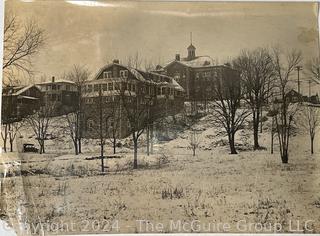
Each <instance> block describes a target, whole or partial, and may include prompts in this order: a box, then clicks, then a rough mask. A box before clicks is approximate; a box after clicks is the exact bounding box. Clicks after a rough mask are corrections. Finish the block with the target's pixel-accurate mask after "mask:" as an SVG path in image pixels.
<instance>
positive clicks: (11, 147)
mask: <svg viewBox="0 0 320 236" xmlns="http://www.w3.org/2000/svg"><path fill="white" fill-rule="evenodd" d="M9 142H10V152H13V139H10V140H9Z"/></svg>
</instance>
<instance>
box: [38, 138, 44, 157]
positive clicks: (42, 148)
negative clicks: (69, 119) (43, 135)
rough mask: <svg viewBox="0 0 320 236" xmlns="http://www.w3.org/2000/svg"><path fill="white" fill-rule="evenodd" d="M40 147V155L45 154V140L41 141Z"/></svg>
mask: <svg viewBox="0 0 320 236" xmlns="http://www.w3.org/2000/svg"><path fill="white" fill-rule="evenodd" d="M39 145H40V154H42V153H45V150H44V140H39Z"/></svg>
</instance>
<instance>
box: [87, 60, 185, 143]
mask: <svg viewBox="0 0 320 236" xmlns="http://www.w3.org/2000/svg"><path fill="white" fill-rule="evenodd" d="M184 96H185V94H184V89H183V88H182V87H181V86H180V85H179V84H178V83H177V82H176V81H174V79H173V78H171V77H169V76H166V75H161V74H157V73H153V72H145V71H142V70H138V69H134V68H131V67H127V66H124V65H120V64H119V61H117V60H115V61H114V62H113V63H112V64H110V65H107V66H105V67H103V68H102V69H101V70H100V71H99V72H98V73H97V75H96V76H95V78H94V79H93V80H91V81H88V82H87V83H86V84H85V85H84V86H83V87H82V104H83V119H82V120H83V122H84V124H83V126H82V127H84V129H83V133H82V135H83V137H86V138H97V137H99V135H105V136H110V135H111V133H112V132H111V130H110V129H113V130H114V129H116V136H117V137H118V138H124V137H127V136H128V135H129V134H130V125H131V124H130V121H129V120H128V119H129V116H128V112H130V110H131V111H132V114H131V115H136V116H139V117H136V118H137V121H136V122H137V123H139V122H141V124H139V125H138V126H140V127H141V126H143V125H146V124H145V123H146V120H150V122H152V121H154V120H156V119H159V118H161V117H164V116H168V115H170V114H176V113H179V112H180V111H181V110H182V109H183V105H184ZM140 113H141V114H140ZM133 118H134V117H133ZM101 125H102V126H103V127H101ZM115 126H116V127H115ZM101 130H103V132H105V134H102V133H101Z"/></svg>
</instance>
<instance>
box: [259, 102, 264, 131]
mask: <svg viewBox="0 0 320 236" xmlns="http://www.w3.org/2000/svg"><path fill="white" fill-rule="evenodd" d="M258 121H260V133H262V125H263V122H262V107H261V110H260V114H259V119H258Z"/></svg>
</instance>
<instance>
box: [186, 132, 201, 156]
mask: <svg viewBox="0 0 320 236" xmlns="http://www.w3.org/2000/svg"><path fill="white" fill-rule="evenodd" d="M200 141H201V140H200V134H199V132H198V131H197V130H195V129H192V130H191V135H190V137H189V146H190V148H191V150H192V156H195V155H196V150H197V149H198V148H199V146H200Z"/></svg>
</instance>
